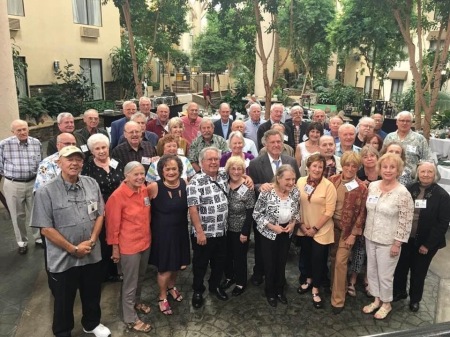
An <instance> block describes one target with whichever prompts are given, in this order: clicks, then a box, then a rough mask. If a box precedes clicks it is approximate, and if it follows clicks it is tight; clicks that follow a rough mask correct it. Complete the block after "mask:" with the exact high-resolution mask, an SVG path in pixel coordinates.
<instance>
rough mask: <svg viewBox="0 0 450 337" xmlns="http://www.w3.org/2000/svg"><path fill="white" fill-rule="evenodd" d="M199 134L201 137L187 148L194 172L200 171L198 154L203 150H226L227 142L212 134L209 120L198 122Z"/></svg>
mask: <svg viewBox="0 0 450 337" xmlns="http://www.w3.org/2000/svg"><path fill="white" fill-rule="evenodd" d="M200 133H201V135H200V136H198V137H197V138H195V140H194V141H193V142H192V144H191V147H190V148H189V160H190V161H191V164H192V167H193V168H194V170H195V172H199V171H200V165H199V163H200V160H199V154H200V152H201V151H202V150H203V149H204V148H206V147H211V146H214V147H216V148H218V149H219V150H220V151H222V152H225V151H227V150H228V145H227V141H226V140H225V139H224V138H223V137H220V136H218V135H215V134H214V123H213V122H212V121H211V120H210V119H207V118H204V119H202V121H201V122H200Z"/></svg>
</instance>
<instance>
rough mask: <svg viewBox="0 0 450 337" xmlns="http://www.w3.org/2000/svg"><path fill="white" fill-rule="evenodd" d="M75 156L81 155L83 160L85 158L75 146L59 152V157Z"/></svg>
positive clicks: (66, 147) (64, 148)
mask: <svg viewBox="0 0 450 337" xmlns="http://www.w3.org/2000/svg"><path fill="white" fill-rule="evenodd" d="M73 154H79V155H80V156H81V157H82V158H84V153H83V152H82V151H81V150H80V149H79V148H78V147H76V146H73V145H70V146H65V147H63V148H62V149H61V150H59V157H69V156H71V155H73Z"/></svg>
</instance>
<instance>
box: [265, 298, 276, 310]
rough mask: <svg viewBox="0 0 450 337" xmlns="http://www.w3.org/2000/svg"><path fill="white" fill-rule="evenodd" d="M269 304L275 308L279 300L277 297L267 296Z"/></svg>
mask: <svg viewBox="0 0 450 337" xmlns="http://www.w3.org/2000/svg"><path fill="white" fill-rule="evenodd" d="M267 303H269V305H270V306H271V307H274V308H275V307H276V306H277V299H276V298H275V297H270V296H267Z"/></svg>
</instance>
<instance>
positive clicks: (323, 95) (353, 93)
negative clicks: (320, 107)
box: [318, 81, 363, 111]
mask: <svg viewBox="0 0 450 337" xmlns="http://www.w3.org/2000/svg"><path fill="white" fill-rule="evenodd" d="M329 84H331V86H330V87H324V86H320V87H318V103H319V104H335V105H336V109H337V110H338V111H339V110H343V109H344V108H345V107H346V106H347V105H351V106H354V107H359V106H360V105H361V101H362V98H363V95H362V93H360V92H359V91H358V90H356V88H354V87H353V86H344V85H342V84H341V83H340V82H338V81H334V82H331V83H329Z"/></svg>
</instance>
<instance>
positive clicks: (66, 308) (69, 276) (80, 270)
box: [48, 262, 102, 337]
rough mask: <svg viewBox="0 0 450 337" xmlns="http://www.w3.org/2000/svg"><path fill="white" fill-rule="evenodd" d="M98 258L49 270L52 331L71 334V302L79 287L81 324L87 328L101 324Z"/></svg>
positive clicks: (72, 322) (65, 334) (65, 336)
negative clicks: (52, 271)
mask: <svg viewBox="0 0 450 337" xmlns="http://www.w3.org/2000/svg"><path fill="white" fill-rule="evenodd" d="M100 263H101V262H98V263H95V264H88V265H85V266H81V267H72V268H70V269H68V270H66V271H64V272H62V273H50V272H49V273H48V275H49V284H50V289H51V291H52V294H53V297H54V298H55V302H54V305H53V326H52V330H53V334H54V335H55V336H57V337H67V336H71V331H72V329H73V327H74V318H73V305H74V302H75V296H76V294H77V289H78V290H79V291H80V299H81V307H82V313H83V315H82V318H81V324H82V325H83V328H84V329H86V330H88V331H90V330H93V329H95V327H96V326H97V325H99V324H100V317H101V310H100V294H101V278H102V274H101V266H100Z"/></svg>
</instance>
